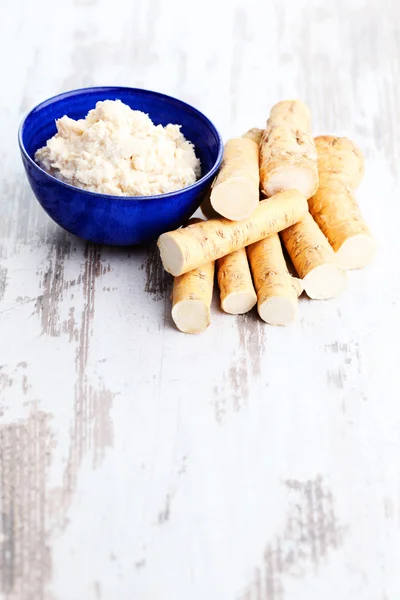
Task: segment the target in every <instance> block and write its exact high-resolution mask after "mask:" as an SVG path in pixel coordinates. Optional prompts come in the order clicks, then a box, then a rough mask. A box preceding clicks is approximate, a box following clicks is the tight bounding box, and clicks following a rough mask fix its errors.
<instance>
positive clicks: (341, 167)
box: [158, 100, 375, 333]
mask: <svg viewBox="0 0 400 600" xmlns="http://www.w3.org/2000/svg"><path fill="white" fill-rule="evenodd" d="M363 172H364V159H363V156H362V153H361V151H360V150H359V149H358V148H357V146H356V145H355V144H354V143H353V142H351V141H350V140H349V139H347V138H339V137H333V136H325V135H324V136H319V137H317V138H315V139H313V137H312V135H311V125H310V111H309V109H308V108H307V106H306V105H305V104H303V103H302V102H300V101H299V100H294V101H284V102H279V103H278V104H276V105H275V106H274V107H273V108H272V110H271V113H270V117H269V119H268V122H267V126H266V129H265V131H261V130H258V129H252V130H250V131H249V132H248V133H246V134H245V135H244V136H243V137H242V138H236V139H231V140H229V141H228V142H227V143H226V145H225V150H224V158H223V162H222V166H221V169H220V171H219V174H218V176H217V177H216V179H215V181H214V182H213V185H212V187H211V191H210V194H209V195H208V196H207V198H205V199H204V201H203V204H202V211H203V213H204V215H205V216H206V217H209V219H208V220H207V221H202V220H200V219H195V220H192V221H191V222H189V225H188V226H187V227H184V228H181V229H178V230H176V231H171V232H169V233H164V234H162V235H161V236H160V238H159V240H158V246H159V249H160V254H161V260H162V262H163V265H164V268H165V270H166V271H168V273H171V274H172V275H173V276H174V277H175V280H174V287H173V293H172V318H173V320H174V322H175V324H176V326H177V327H178V329H180V330H181V331H183V332H185V333H198V332H201V331H204V330H205V329H206V328H207V326H208V325H209V323H210V306H211V300H212V293H213V287H214V270H215V268H216V270H217V279H218V285H219V290H220V295H221V307H222V310H223V311H225V312H227V313H231V314H243V313H245V312H247V311H249V310H251V309H252V308H253V306H255V304H257V309H258V314H259V315H260V317H261V319H262V320H263V321H265V322H266V323H268V324H270V325H287V324H288V323H290V322H292V321H293V320H294V319H295V318H296V315H297V313H298V297H299V296H300V294H302V293H303V291H304V292H305V293H306V294H307V296H308V297H309V298H312V299H315V300H325V299H328V298H333V297H335V296H337V295H339V294H340V293H341V292H343V290H344V289H345V287H346V285H347V276H346V269H359V268H362V267H365V266H366V265H367V264H369V263H370V262H371V260H372V258H373V255H374V252H375V243H374V240H373V238H372V236H371V233H370V230H369V228H368V226H367V224H366V223H365V221H364V219H363V217H362V215H361V212H360V209H359V207H358V204H357V201H356V199H355V196H354V191H355V189H356V188H357V187H358V185H359V183H360V181H361V179H362V176H363ZM260 190H261V194H262V195H263V196H264V197H265V196H266V198H265V199H261V200H260ZM278 234H279V235H278ZM282 245H283V246H284V247H285V248H286V251H287V254H288V256H289V257H290V260H291V262H292V264H293V267H294V269H295V271H296V273H297V275H298V277H295V276H293V275H292V274H291V273H290V272H289V269H288V265H287V262H286V259H285V256H284V254H283V248H282Z"/></svg>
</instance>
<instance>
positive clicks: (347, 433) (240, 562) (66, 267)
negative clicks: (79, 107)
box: [0, 0, 400, 600]
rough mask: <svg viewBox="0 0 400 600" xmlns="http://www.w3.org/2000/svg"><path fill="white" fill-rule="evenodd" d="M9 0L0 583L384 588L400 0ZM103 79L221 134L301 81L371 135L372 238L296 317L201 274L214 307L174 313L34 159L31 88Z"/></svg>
mask: <svg viewBox="0 0 400 600" xmlns="http://www.w3.org/2000/svg"><path fill="white" fill-rule="evenodd" d="M3 12H4V14H3V15H2V22H1V25H0V27H1V35H0V51H1V56H2V57H3V58H4V60H2V61H1V63H0V71H1V80H2V81H3V82H4V83H5V84H4V89H2V94H1V96H0V110H1V112H0V114H1V116H2V118H1V121H2V136H1V138H0V161H1V163H0V164H1V179H0V340H1V344H0V486H1V487H0V516H1V518H0V598H1V600H110V599H111V598H118V600H132V598H134V599H135V600H136V599H137V600H158V599H162V600H187V599H190V600H204V599H205V598H207V600H305V599H306V598H307V600H320V599H321V598H324V600H337V599H338V598H339V599H340V600H353V599H354V598H357V600H372V599H373V600H398V598H399V595H400V575H399V569H398V556H399V555H400V468H399V466H400V465H399V456H400V410H399V391H398V390H399V389H400V370H399V357H400V325H399V323H400V320H399V317H400V278H399V277H398V276H397V272H398V264H397V263H398V256H399V252H400V237H399V236H398V233H397V229H398V222H399V220H400V204H399V201H398V198H399V191H400V185H399V184H400V166H399V165H400V130H399V128H398V126H397V121H398V119H397V116H398V115H397V113H398V109H399V106H400V26H399V23H400V5H399V4H398V2H397V0H381V1H380V2H379V3H377V2H374V1H373V0H336V1H335V2H334V3H327V2H326V1H325V0H304V1H301V2H296V1H295V0H290V1H287V2H281V1H280V0H266V1H265V2H259V1H258V0H247V1H246V2H242V1H241V0H232V1H231V2H230V4H229V10H227V9H226V7H225V6H224V3H218V2H212V1H211V0H204V1H203V2H202V3H201V5H199V6H198V7H197V9H196V10H195V8H194V5H192V4H191V3H188V2H186V3H185V2H183V1H182V0H170V2H168V3H166V2H161V0H133V1H132V2H129V3H127V2H124V1H123V0H113V1H111V0H65V1H64V2H63V3H55V2H50V0H36V2H31V1H29V0H19V2H14V3H9V5H7V10H6V11H3ZM194 12H195V16H193V15H194ZM194 21H195V23H194ZM92 84H96V85H101V84H110V85H113V84H122V85H132V86H139V87H140V86H142V87H147V88H152V89H156V90H160V91H163V92H166V93H170V94H172V95H176V96H179V97H181V98H182V99H183V100H186V101H188V102H190V103H193V104H194V105H196V106H197V107H198V108H200V109H201V110H203V111H204V112H205V113H206V114H207V115H208V116H210V118H211V119H213V120H214V121H215V123H216V124H217V126H218V127H219V129H220V131H221V133H222V134H223V136H224V138H225V139H227V138H228V137H232V136H237V135H240V134H241V133H242V132H243V131H246V130H247V129H249V128H250V127H255V126H258V127H262V126H263V125H264V122H265V120H266V118H267V116H268V112H269V109H270V107H271V105H272V104H274V103H275V102H277V101H279V100H281V99H282V98H290V97H300V98H302V99H304V100H305V101H306V102H307V103H308V104H309V105H310V107H311V110H312V114H313V117H314V130H315V133H333V134H335V133H336V134H342V135H348V136H349V137H351V138H354V140H355V141H356V142H357V143H358V144H359V145H360V147H361V148H362V149H363V150H364V152H365V155H366V159H367V169H366V177H365V180H364V182H363V184H362V185H361V187H360V190H359V192H358V198H359V200H360V203H361V206H362V210H363V213H364V215H365V217H366V219H367V221H368V222H369V223H370V225H371V229H372V231H373V234H374V235H375V237H376V238H377V240H378V244H379V254H378V257H377V259H376V261H375V263H374V264H373V265H372V266H371V267H370V268H368V269H366V270H365V271H360V272H354V273H350V284H349V289H348V291H347V292H346V293H345V294H344V295H343V296H342V297H341V298H338V299H335V300H332V301H326V302H309V301H307V300H305V299H301V305H300V311H301V319H300V321H299V322H298V323H297V324H295V325H293V326H291V327H288V328H286V329H281V328H271V327H268V326H266V325H264V324H263V323H262V322H261V321H259V320H258V319H257V317H256V315H255V314H253V313H252V314H250V315H245V316H243V317H232V316H230V315H226V314H223V313H222V312H221V311H220V310H219V308H218V299H217V297H216V296H217V295H215V301H214V311H213V321H212V325H211V327H210V328H209V330H208V331H207V332H206V333H204V334H203V335H201V336H185V335H182V334H180V333H179V332H177V331H176V330H175V328H174V326H173V323H172V320H171V317H170V298H169V296H170V292H171V278H170V277H169V276H168V275H166V274H165V273H164V271H163V269H162V267H161V264H160V262H159V259H158V254H157V251H156V249H155V247H154V246H153V247H150V248H144V249H113V248H107V247H100V246H94V245H91V244H87V243H85V242H82V241H80V240H78V239H76V238H74V237H73V236H70V235H69V234H67V233H65V232H63V231H62V230H60V229H59V228H57V227H56V226H55V225H54V224H53V223H52V222H51V221H50V219H49V218H48V217H47V216H46V215H45V214H44V212H43V211H42V210H41V208H40V207H39V206H38V204H37V202H36V201H35V200H34V198H33V195H32V193H31V192H30V190H29V187H28V184H27V182H26V180H25V177H24V174H23V170H22V165H21V162H20V158H19V156H18V149H17V145H16V131H17V127H18V124H19V122H20V120H21V118H22V116H23V115H24V113H25V112H26V111H27V110H29V109H30V108H31V107H32V106H34V105H35V104H36V103H37V102H39V101H41V100H43V99H44V98H46V97H49V96H51V95H53V94H56V93H58V92H60V91H64V90H67V89H71V88H74V87H80V86H84V85H92Z"/></svg>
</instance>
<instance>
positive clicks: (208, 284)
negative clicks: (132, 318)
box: [172, 219, 214, 333]
mask: <svg viewBox="0 0 400 600" xmlns="http://www.w3.org/2000/svg"><path fill="white" fill-rule="evenodd" d="M193 222H196V223H197V222H200V219H191V221H189V223H193ZM213 287H214V262H210V263H207V264H205V265H203V266H202V267H200V268H198V269H194V270H193V271H189V273H185V274H184V275H180V276H179V277H175V279H174V287H173V290H172V319H173V321H174V323H175V325H176V326H177V328H178V329H179V330H180V331H183V333H200V332H202V331H205V330H206V329H207V327H208V326H209V324H210V307H211V300H212V294H213Z"/></svg>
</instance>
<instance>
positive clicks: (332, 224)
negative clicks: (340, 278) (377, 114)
mask: <svg viewBox="0 0 400 600" xmlns="http://www.w3.org/2000/svg"><path fill="white" fill-rule="evenodd" d="M315 143H316V147H317V151H318V171H319V178H320V186H319V188H318V190H317V192H316V193H315V195H314V196H313V197H312V198H310V199H309V202H308V204H309V208H310V212H311V214H312V215H313V217H314V219H315V221H316V222H317V223H318V225H319V227H320V228H321V231H322V232H323V233H324V235H325V236H326V237H327V238H328V240H329V243H330V244H331V246H332V248H333V249H334V251H335V252H336V257H337V260H338V263H339V264H340V265H341V266H342V267H343V268H344V269H359V268H362V267H365V266H366V265H368V264H369V263H370V262H371V261H372V259H373V257H374V254H375V242H374V239H373V238H372V235H371V232H370V230H369V227H368V225H367V224H366V222H365V220H364V218H363V216H362V214H361V211H360V208H359V206H358V203H357V200H356V198H355V196H354V190H355V189H356V188H357V187H358V185H359V184H360V181H361V179H362V176H363V173H364V159H363V156H362V154H361V151H360V150H359V149H358V148H357V146H356V145H355V144H353V142H352V141H350V140H349V139H347V138H337V137H333V136H327V135H324V136H319V137H317V138H315Z"/></svg>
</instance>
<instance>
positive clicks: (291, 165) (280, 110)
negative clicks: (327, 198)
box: [260, 100, 318, 198]
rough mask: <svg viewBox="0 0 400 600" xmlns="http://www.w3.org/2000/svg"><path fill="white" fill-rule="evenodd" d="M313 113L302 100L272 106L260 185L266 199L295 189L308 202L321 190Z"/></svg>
mask: <svg viewBox="0 0 400 600" xmlns="http://www.w3.org/2000/svg"><path fill="white" fill-rule="evenodd" d="M310 131H311V119H310V111H309V110H308V108H307V106H306V105H305V104H304V103H303V102H301V101H300V100H286V101H284V102H279V103H278V104H275V106H273V108H272V110H271V113H270V117H269V119H268V122H267V128H266V130H265V133H264V136H263V138H262V140H261V143H260V182H261V189H262V191H263V193H264V194H265V195H266V196H273V195H274V194H276V193H277V192H280V191H282V190H289V189H296V190H298V191H299V192H300V193H301V194H302V195H303V196H305V197H306V198H310V196H312V195H313V194H314V193H315V191H316V189H317V187H318V170H317V152H316V149H315V144H314V140H313V138H312V136H311V133H310Z"/></svg>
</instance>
